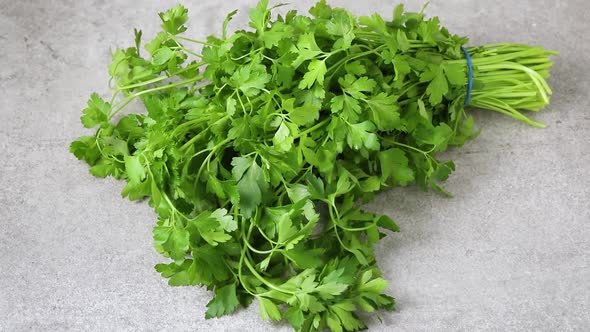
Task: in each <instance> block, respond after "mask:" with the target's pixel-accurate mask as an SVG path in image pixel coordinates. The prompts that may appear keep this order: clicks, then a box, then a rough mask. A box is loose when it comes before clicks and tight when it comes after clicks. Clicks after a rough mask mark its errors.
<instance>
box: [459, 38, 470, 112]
mask: <svg viewBox="0 0 590 332" xmlns="http://www.w3.org/2000/svg"><path fill="white" fill-rule="evenodd" d="M461 50H463V54H465V60H467V95H466V96H465V106H468V105H469V103H470V102H471V90H472V89H473V62H472V61H471V55H470V54H469V51H468V50H467V48H465V47H463V46H461Z"/></svg>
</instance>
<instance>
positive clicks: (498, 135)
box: [0, 0, 590, 331]
mask: <svg viewBox="0 0 590 332" xmlns="http://www.w3.org/2000/svg"><path fill="white" fill-rule="evenodd" d="M184 2H185V3H186V4H187V5H188V6H189V7H190V9H191V17H192V18H193V20H192V22H191V30H190V31H191V33H192V34H193V35H194V36H196V37H202V36H205V35H206V34H208V33H213V32H217V31H218V30H219V26H220V20H221V19H222V18H223V17H224V16H225V13H226V12H228V11H229V10H231V9H234V8H238V9H240V10H241V13H242V15H241V16H239V18H238V20H236V21H235V22H234V23H232V27H234V28H236V27H244V26H245V19H246V14H245V8H246V7H248V6H249V5H253V4H254V3H255V1H253V0H248V1H237V0H234V1H184ZM294 2H296V5H294V6H295V7H297V8H300V9H304V8H307V7H309V5H310V4H311V1H294ZM332 3H333V4H336V5H340V6H345V7H347V8H349V9H351V10H353V11H355V12H356V13H359V14H362V13H371V12H380V13H383V14H384V15H385V16H387V15H390V13H391V9H392V6H393V5H392V2H391V1H384V0H383V1H381V0H380V1H336V0H334V1H332ZM421 3H422V1H420V3H414V2H412V4H411V5H409V7H410V8H411V9H418V8H419V7H420V6H421ZM167 7H168V5H166V4H163V2H162V1H156V0H150V1H123V0H118V1H98V0H97V1H74V0H70V1H67V0H59V1H58V0H54V1H41V0H38V1H31V0H20V1H14V0H0V46H1V47H0V50H1V53H0V97H1V98H0V330H2V331H28V330H33V331H62V330H74V331H159V330H167V331H236V330H242V331H289V330H290V329H289V328H288V327H287V326H285V325H280V324H271V323H266V322H261V321H260V320H259V318H258V312H257V308H256V307H255V306H254V307H252V308H250V309H248V310H241V311H239V312H238V313H236V314H235V315H233V316H231V317H226V318H222V319H213V320H205V319H204V315H203V312H204V306H205V304H206V303H207V301H208V300H209V297H210V296H209V294H208V292H207V291H206V290H203V289H198V288H194V287H193V288H171V287H169V286H167V285H166V282H165V280H163V279H161V278H160V276H159V275H158V274H157V273H156V272H155V271H154V270H153V265H154V264H156V263H158V262H161V259H160V257H159V256H158V255H157V254H156V252H155V251H154V250H153V249H152V241H151V227H152V225H153V223H154V215H153V213H152V212H151V211H150V209H149V207H148V206H147V205H146V204H142V203H131V202H128V201H126V200H123V199H121V198H120V196H119V192H120V189H121V188H122V183H119V182H116V181H114V180H101V179H95V178H93V177H91V176H90V175H89V174H88V170H87V167H86V165H84V164H82V163H81V162H78V161H76V160H75V159H74V158H73V156H71V155H70V154H69V153H68V151H67V146H68V144H69V142H70V141H71V140H72V139H74V138H76V137H77V136H79V135H81V134H84V133H86V131H85V130H83V128H81V126H80V124H79V116H80V110H81V109H82V108H83V107H84V103H85V101H86V99H87V97H88V95H89V93H90V92H92V91H97V92H99V93H101V94H106V93H107V92H108V90H107V85H106V82H107V73H106V69H105V68H106V65H107V63H108V61H109V47H114V46H115V45H125V46H126V45H130V44H131V43H132V29H133V28H134V27H140V28H142V29H143V30H144V35H145V36H151V35H152V34H153V33H154V32H155V31H156V29H157V27H158V23H159V22H158V18H157V16H156V13H157V12H158V11H160V10H163V9H165V8H167ZM428 13H430V14H432V15H434V14H436V15H438V16H440V18H441V20H442V22H443V24H445V25H446V26H448V27H449V28H450V29H451V31H453V32H456V33H459V34H463V35H469V36H471V43H472V44H474V45H475V44H481V43H491V42H499V41H511V42H522V43H529V44H541V45H544V46H546V47H548V48H552V49H556V50H559V51H561V56H560V57H558V58H556V61H557V63H556V66H555V68H554V76H553V77H552V78H551V80H550V83H551V85H552V86H553V87H554V98H553V102H552V104H551V106H550V107H548V108H547V109H546V110H545V111H543V112H542V113H540V114H538V115H535V116H534V117H535V119H537V120H539V121H541V122H544V123H546V124H548V125H549V127H548V128H547V129H545V130H539V129H533V128H530V127H527V126H525V125H523V124H520V123H517V122H514V121H512V120H510V119H507V118H505V117H502V116H499V115H497V114H491V113H489V112H483V111H474V113H475V114H476V117H477V120H478V121H477V122H478V124H479V126H480V128H482V130H483V131H482V134H481V136H480V137H479V139H477V140H476V141H473V142H470V143H469V144H467V145H466V146H465V147H464V148H463V149H460V150H455V151H452V152H451V153H449V154H448V156H449V157H450V158H453V159H454V160H455V161H456V164H457V167H458V170H457V172H456V173H455V174H454V175H453V176H452V177H451V178H450V180H449V181H448V183H447V185H448V188H449V189H450V190H451V191H452V192H454V193H455V197H454V198H453V199H446V198H443V197H441V196H439V195H436V194H431V193H423V192H420V191H419V190H417V189H415V188H406V189H400V190H393V191H391V192H386V193H382V194H380V195H379V196H378V197H377V199H376V201H375V202H374V203H372V204H370V206H369V208H370V209H372V210H373V211H376V212H382V213H387V214H389V215H391V216H392V217H394V218H395V219H396V220H397V221H398V223H399V224H400V226H401V227H402V232H401V233H399V234H396V235H395V236H393V237H388V238H386V239H384V240H383V242H382V243H381V244H380V246H379V248H378V256H379V261H380V264H381V266H382V267H383V270H384V273H385V276H386V277H387V279H389V280H390V281H391V287H390V291H391V293H392V294H393V295H394V296H395V297H396V298H397V301H398V310H397V311H396V312H394V313H385V314H383V315H382V319H383V323H379V322H378V321H377V320H374V321H373V322H372V323H371V325H370V329H371V330H373V331H589V330H590V314H589V312H590V266H589V254H590V97H589V95H590V93H589V92H590V65H589V64H588V60H589V54H590V38H589V37H588V31H590V23H589V21H588V20H587V17H588V15H590V2H588V1H585V0H577V1H575V0H572V1H553V0H551V1H550V0H542V1H533V0H529V1H511V0H502V1H467V0H464V1H460V0H446V1H442V0H433V1H431V4H430V6H429V8H428Z"/></svg>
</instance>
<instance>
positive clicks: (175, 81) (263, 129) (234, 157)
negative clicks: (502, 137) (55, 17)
mask: <svg viewBox="0 0 590 332" xmlns="http://www.w3.org/2000/svg"><path fill="white" fill-rule="evenodd" d="M235 13H236V12H232V13H230V14H229V15H228V16H227V18H226V19H225V21H224V22H223V32H222V35H221V37H214V36H210V37H208V38H207V40H206V41H199V40H194V39H191V38H188V37H185V36H184V35H183V34H184V32H185V30H186V29H187V28H186V26H185V23H186V21H187V10H186V9H185V8H184V7H182V6H180V5H177V6H176V7H174V8H172V9H170V10H168V11H166V12H164V13H160V18H161V20H162V31H161V32H160V33H158V34H157V35H156V37H155V38H154V39H152V40H151V41H149V43H147V44H146V45H145V46H144V49H145V50H146V51H147V53H148V54H147V55H146V56H145V57H144V56H142V54H141V52H140V50H141V45H140V44H141V37H142V35H141V31H135V46H134V47H130V48H127V49H118V50H117V51H116V52H115V53H114V55H113V62H112V64H111V65H110V66H109V73H110V75H111V77H112V80H111V83H112V89H113V91H114V93H113V96H112V98H111V100H110V101H108V102H107V101H105V100H103V99H102V98H101V97H99V96H98V95H97V94H93V95H92V96H91V98H90V100H89V102H88V107H87V108H86V109H85V110H84V112H83V113H84V114H83V116H82V118H81V119H82V123H83V125H84V126H85V127H87V128H93V127H98V130H97V131H96V134H95V135H93V136H83V137H80V138H79V139H77V140H76V141H74V142H73V143H72V144H71V151H72V153H74V154H75V156H76V157H78V158H79V159H81V160H84V161H86V162H87V163H88V164H89V165H90V166H91V168H90V172H91V173H92V174H93V175H96V176H100V177H106V176H113V177H115V178H117V179H125V180H127V185H126V186H125V188H124V189H123V193H122V194H123V196H127V197H129V198H130V199H132V200H137V199H143V198H149V204H150V206H152V207H153V208H154V209H155V211H156V212H157V215H158V222H157V225H156V226H155V228H154V231H153V235H154V241H155V247H156V249H157V250H158V251H159V252H160V253H161V254H162V255H164V256H165V257H168V258H169V259H170V261H169V262H168V263H167V264H159V265H157V266H156V269H157V271H158V272H160V273H161V274H162V276H164V277H166V278H169V283H170V285H175V286H176V285H204V286H206V287H207V288H208V289H210V290H212V291H214V293H215V296H214V298H213V299H212V300H211V302H209V304H208V305H207V308H208V309H207V313H206V317H207V318H210V317H219V316H222V315H225V314H229V313H231V312H233V311H235V310H236V309H237V308H238V307H239V306H248V305H249V304H250V303H251V302H252V301H253V300H254V299H255V300H256V301H257V302H258V306H259V308H260V314H261V316H262V318H264V319H272V320H281V319H286V320H288V321H289V323H290V324H291V325H292V326H293V328H294V329H295V330H297V331H312V330H324V329H326V328H328V329H330V330H332V331H356V330H359V329H363V328H365V324H364V323H363V320H362V319H361V316H362V315H361V313H362V312H367V313H373V312H375V311H376V310H379V309H387V310H392V309H393V308H394V300H393V298H391V297H390V296H388V295H386V294H385V293H384V291H385V289H386V288H387V282H386V281H385V280H384V279H383V278H382V276H381V272H380V270H379V267H378V266H377V265H376V262H375V256H374V252H373V247H374V245H375V243H377V242H378V241H379V240H380V239H381V238H382V237H384V236H385V234H384V232H385V231H386V230H387V231H393V232H397V231H398V226H397V225H396V224H395V223H394V222H393V221H392V220H391V219H390V218H389V217H388V216H384V215H375V214H372V213H369V212H366V211H363V209H362V208H361V205H362V203H363V202H366V201H368V200H370V199H371V198H372V197H373V196H374V194H375V193H376V192H378V191H380V190H384V189H387V188H392V187H395V186H406V185H408V184H410V183H417V184H418V185H420V186H421V187H423V188H424V189H428V188H432V189H434V190H437V191H440V192H443V193H447V192H446V191H445V190H444V188H443V187H442V186H441V185H440V182H441V181H443V180H445V179H446V178H447V177H448V176H449V174H450V173H451V172H452V171H453V170H454V168H455V166H454V164H453V162H452V161H440V160H438V159H437V158H436V154H437V153H438V152H440V151H444V150H446V149H447V148H448V147H449V146H460V145H462V144H463V143H464V142H465V141H466V140H467V139H470V138H473V137H474V136H475V134H476V133H475V132H474V121H473V118H472V117H471V116H470V115H468V114H467V113H466V110H465V105H464V102H465V98H466V94H467V64H466V61H465V58H464V55H463V51H462V46H463V45H464V44H465V43H466V42H467V39H466V38H464V37H460V36H456V35H452V34H450V33H449V32H448V31H447V29H445V28H444V27H441V26H440V25H439V20H438V18H436V17H435V18H431V19H425V17H424V15H423V13H407V12H404V11H403V7H402V6H398V7H396V8H395V10H394V12H393V18H392V20H390V21H385V20H384V19H383V18H382V17H381V16H379V15H377V14H375V15H372V16H370V17H355V16H354V15H353V14H351V13H350V12H348V11H346V10H344V9H333V8H331V7H330V6H328V5H327V4H326V3H325V2H324V1H320V2H319V3H318V4H317V5H316V6H314V7H313V8H311V10H310V13H311V15H312V17H308V16H304V15H298V14H297V13H296V12H295V11H289V12H288V13H287V14H286V15H285V16H281V15H279V16H278V17H276V19H274V20H272V17H271V13H270V10H269V9H268V6H267V1H266V0H262V1H260V3H259V4H258V5H257V6H256V8H253V9H252V10H251V11H250V27H251V28H252V30H250V31H237V32H235V33H233V34H231V35H229V34H228V32H227V25H228V22H229V21H230V19H231V18H232V16H233V15H234V14H235ZM191 46H197V48H198V49H201V50H200V51H199V52H198V51H197V50H196V49H194V48H191ZM468 51H469V53H470V54H471V56H472V58H473V71H474V79H475V81H474V85H473V91H472V97H471V99H470V106H474V107H479V108H484V109H489V110H493V111H498V112H501V113H504V114H507V115H510V116H512V117H514V118H516V119H519V120H522V121H524V122H527V123H529V124H532V125H540V124H538V123H536V122H534V121H532V120H530V119H528V118H527V117H525V116H524V115H522V114H521V113H520V112H519V111H518V110H519V109H525V110H538V109H540V108H542V107H544V106H545V105H546V104H547V103H548V102H549V98H548V95H549V94H550V93H551V91H550V89H549V87H548V86H547V84H546V83H545V78H547V77H548V76H549V72H548V69H549V67H550V66H551V62H550V61H549V55H551V54H554V53H553V52H550V51H546V50H544V49H542V48H538V47H529V46H526V45H517V44H496V45H488V46H484V47H470V48H468ZM135 99H140V100H141V101H142V102H143V104H144V105H145V108H146V110H147V112H146V113H145V114H128V115H126V116H123V117H121V116H120V115H119V116H117V114H119V112H120V111H122V110H123V109H124V108H125V107H126V106H127V105H128V104H129V103H130V102H132V101H133V100H135Z"/></svg>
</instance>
